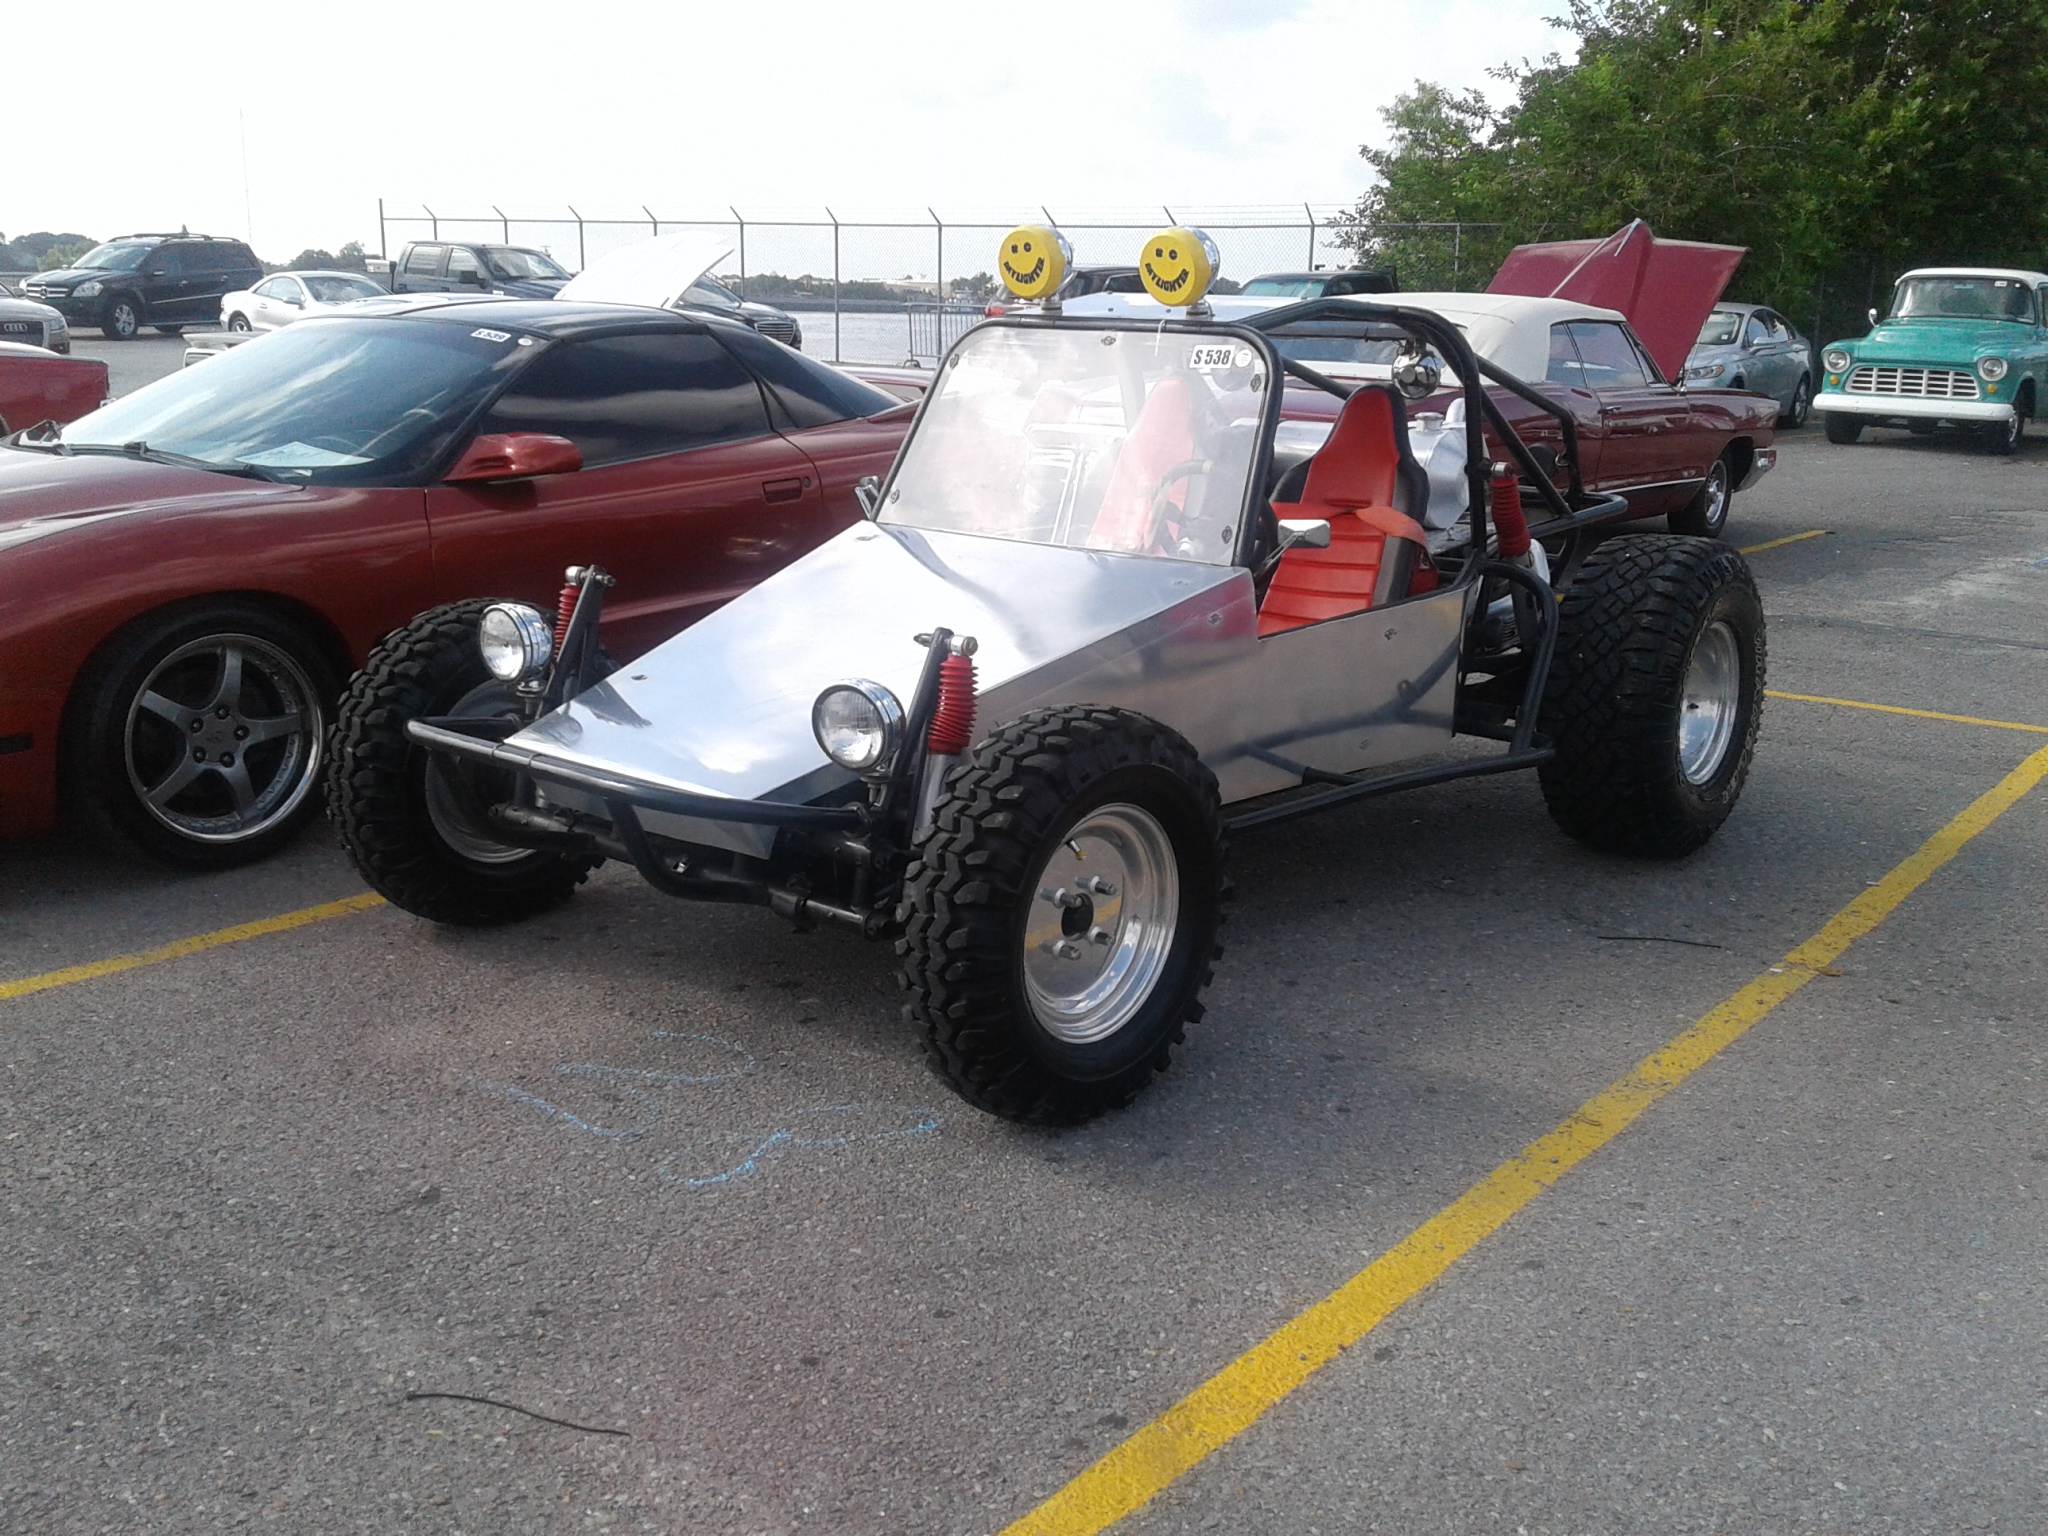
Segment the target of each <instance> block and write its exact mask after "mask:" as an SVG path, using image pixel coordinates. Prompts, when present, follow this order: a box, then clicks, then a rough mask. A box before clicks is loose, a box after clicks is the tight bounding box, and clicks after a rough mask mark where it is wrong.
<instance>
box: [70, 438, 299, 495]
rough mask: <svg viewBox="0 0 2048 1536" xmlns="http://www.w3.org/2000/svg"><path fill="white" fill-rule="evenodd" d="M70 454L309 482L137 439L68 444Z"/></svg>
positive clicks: (293, 472)
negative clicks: (157, 446)
mask: <svg viewBox="0 0 2048 1536" xmlns="http://www.w3.org/2000/svg"><path fill="white" fill-rule="evenodd" d="M65 448H66V451H67V452H70V453H89V454H99V455H102V456H104V457H112V458H124V459H142V460H145V461H147V462H148V463H151V464H169V465H172V466H173V467H175V468H178V469H203V470H206V471H207V472H208V473H210V474H216V475H238V476H240V477H241V478H242V479H244V480H268V481H271V482H273V483H274V484H278V485H304V484H306V483H307V481H308V480H309V479H310V478H311V476H310V474H309V473H308V472H306V471H303V470H290V469H274V468H272V467H270V466H269V465H265V464H249V463H245V462H244V461H242V460H241V459H226V460H223V459H202V458H197V457H195V456H194V455H192V454H189V453H173V452H172V451H171V450H170V449H168V448H152V447H150V445H149V444H148V443H145V442H143V441H141V440H140V439H139V438H138V439H137V440H136V441H134V442H132V443H68V444H66V445H65Z"/></svg>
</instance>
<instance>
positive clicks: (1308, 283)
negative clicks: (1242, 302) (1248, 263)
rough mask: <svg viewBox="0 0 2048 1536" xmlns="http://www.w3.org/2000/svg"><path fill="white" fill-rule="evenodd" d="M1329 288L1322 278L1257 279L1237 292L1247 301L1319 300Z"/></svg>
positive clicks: (1327, 282) (1325, 279)
mask: <svg viewBox="0 0 2048 1536" xmlns="http://www.w3.org/2000/svg"><path fill="white" fill-rule="evenodd" d="M1328 286H1329V280H1328V279H1327V278H1321V277H1255V278H1253V279H1252V280H1251V281H1250V282H1248V283H1246V284H1245V285H1244V286H1243V287H1242V288H1240V289H1238V290H1237V291H1238V294H1239V296H1240V297H1242V298H1247V299H1319V298H1321V297H1322V296H1323V289H1325V288H1326V287H1328Z"/></svg>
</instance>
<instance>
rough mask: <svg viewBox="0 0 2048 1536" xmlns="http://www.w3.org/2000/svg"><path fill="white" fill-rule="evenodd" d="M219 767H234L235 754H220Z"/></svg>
mask: <svg viewBox="0 0 2048 1536" xmlns="http://www.w3.org/2000/svg"><path fill="white" fill-rule="evenodd" d="M220 765H221V767H223V768H232V767H234V766H235V754H234V753H232V752H223V753H221V755H220Z"/></svg>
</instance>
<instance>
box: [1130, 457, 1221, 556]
mask: <svg viewBox="0 0 2048 1536" xmlns="http://www.w3.org/2000/svg"><path fill="white" fill-rule="evenodd" d="M1215 467H1216V466H1215V465H1214V464H1213V463H1211V462H1210V461H1209V460H1208V459H1182V460H1181V461H1180V462H1179V463H1178V464H1176V465H1174V466H1173V468H1171V469H1169V470H1168V471H1167V472H1166V473H1165V474H1163V475H1161V476H1160V477H1159V481H1158V483H1157V484H1156V485H1154V486H1153V487H1152V501H1151V507H1150V511H1149V514H1148V516H1147V518H1146V522H1145V528H1146V532H1145V547H1146V550H1147V551H1148V552H1149V553H1151V554H1155V555H1156V554H1162V553H1164V552H1165V550H1166V514H1167V512H1168V511H1169V510H1170V509H1171V508H1172V506H1173V503H1172V502H1171V501H1169V500H1168V499H1167V498H1168V497H1169V496H1170V495H1171V494H1172V492H1173V488H1174V487H1175V486H1176V485H1179V484H1180V483H1181V481H1183V480H1188V479H1192V478H1193V477H1194V476H1196V475H1206V474H1207V473H1209V471H1210V470H1212V469H1214V468H1215ZM1181 531H1182V533H1186V531H1187V530H1186V528H1185V527H1184V528H1183V529H1182V530H1181Z"/></svg>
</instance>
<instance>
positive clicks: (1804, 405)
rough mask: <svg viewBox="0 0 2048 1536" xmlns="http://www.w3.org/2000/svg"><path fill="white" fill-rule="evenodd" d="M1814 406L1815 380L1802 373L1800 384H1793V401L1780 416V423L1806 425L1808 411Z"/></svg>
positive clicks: (1793, 425) (1787, 425)
mask: <svg viewBox="0 0 2048 1536" xmlns="http://www.w3.org/2000/svg"><path fill="white" fill-rule="evenodd" d="M1812 407H1813V380H1811V379H1809V378H1808V377H1807V376H1806V375H1805V374H1803V373H1802V374H1801V375H1800V376H1799V382H1798V384H1796V385H1795V386H1793V389H1792V403H1791V404H1790V405H1788V406H1787V407H1785V411H1784V414H1783V415H1781V416H1779V418H1778V425H1779V426H1781V427H1803V426H1805V425H1806V416H1807V412H1808V411H1809V410H1811V409H1812Z"/></svg>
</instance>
